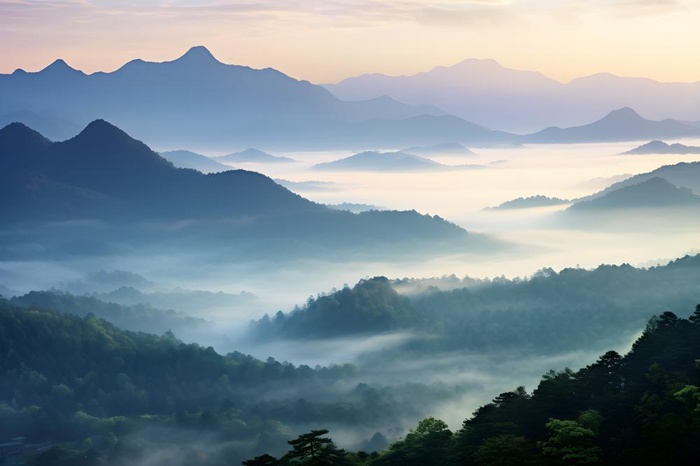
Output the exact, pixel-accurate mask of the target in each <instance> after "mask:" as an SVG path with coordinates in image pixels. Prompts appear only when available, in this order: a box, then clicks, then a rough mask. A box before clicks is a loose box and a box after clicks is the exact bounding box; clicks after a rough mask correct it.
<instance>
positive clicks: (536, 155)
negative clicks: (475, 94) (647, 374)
mask: <svg viewBox="0 0 700 466" xmlns="http://www.w3.org/2000/svg"><path fill="white" fill-rule="evenodd" d="M634 145H635V144H627V143H625V144H579V145H532V146H522V147H503V148H487V147H479V148H474V149H473V150H474V152H476V154H477V155H476V156H470V157H469V158H468V163H478V164H481V165H484V166H485V167H486V168H484V169H481V170H459V171H448V172H443V171H441V172H402V173H386V172H383V173H372V172H355V173H346V172H343V173H340V172H331V171H324V172H316V171H311V170H310V167H311V166H313V165H314V164H317V163H321V162H325V161H331V160H336V159H338V158H341V157H347V156H348V155H351V154H350V153H348V152H305V153H302V152H292V153H279V154H275V155H284V156H289V157H292V158H294V159H296V160H299V161H300V162H299V163H296V164H278V165H270V164H255V163H248V164H245V167H244V168H247V169H253V170H256V171H259V172H261V173H263V174H265V175H267V176H269V177H270V178H274V179H284V180H289V181H290V182H291V184H290V189H291V190H292V191H295V192H297V193H298V194H300V195H302V196H304V197H306V198H308V199H310V200H312V201H315V202H318V203H322V204H329V205H337V204H343V203H351V204H367V205H379V206H384V207H385V208H387V209H396V210H406V209H415V210H417V211H418V212H419V213H422V214H430V215H438V216H440V217H442V218H444V219H446V220H447V221H450V222H453V223H455V224H457V225H459V226H460V227H462V228H465V229H466V230H467V231H469V232H470V233H475V234H483V235H486V236H487V237H489V238H491V239H492V240H494V241H496V242H498V244H499V245H500V246H501V247H500V248H498V249H497V250H490V249H489V250H486V249H485V250H478V249H477V250H473V251H470V252H465V253H460V254H449V253H445V254H439V255H438V254H436V255H434V256H433V257H429V258H425V257H412V255H411V254H410V251H406V252H407V254H405V255H404V256H403V257H402V258H400V259H397V260H393V261H384V260H381V259H380V258H377V259H376V260H371V259H370V260H368V259H367V258H366V257H353V256H352V255H349V256H346V257H344V256H343V255H342V254H341V255H339V256H338V257H335V258H333V259H330V260H328V259H326V260H324V259H322V258H307V259H299V258H292V259H285V260H274V258H266V259H264V260H246V259H245V258H240V259H236V260H227V259H226V258H224V257H213V256H212V255H211V254H209V253H207V254H200V253H198V251H197V250H177V249H167V248H164V249H163V250H162V251H159V252H158V253H156V254H147V253H139V254H124V253H118V254H110V253H103V254H93V255H89V256H80V257H78V256H76V257H73V258H71V257H60V258H56V259H53V260H52V259H44V260H40V259H36V260H22V259H21V258H18V259H17V260H5V261H3V262H0V284H1V285H2V288H1V289H0V293H1V294H2V295H3V296H4V297H11V296H13V295H16V296H21V295H25V294H26V293H29V292H31V291H32V290H49V291H50V292H52V293H57V294H59V295H60V294H67V295H68V296H69V297H70V296H75V297H81V296H82V297H91V298H94V299H97V300H99V301H103V302H106V303H113V304H115V305H116V306H121V307H115V308H113V309H112V308H110V309H111V310H110V311H109V312H115V313H117V314H113V315H120V316H122V318H121V320H119V319H117V320H118V326H120V327H123V328H126V329H129V330H134V331H148V332H151V333H155V334H158V335H162V334H165V333H166V332H169V331H172V333H174V335H175V337H177V338H178V339H180V340H182V341H183V342H185V343H197V344H199V345H201V346H202V347H207V346H212V347H213V349H214V350H216V351H217V352H218V353H220V354H227V353H232V352H235V351H237V352H242V353H244V354H250V355H252V356H253V357H255V358H258V359H260V360H262V361H266V360H267V361H268V363H276V362H279V363H282V364H283V365H284V367H288V366H289V365H294V366H296V367H299V366H308V367H310V368H319V369H320V368H323V367H333V366H334V365H343V364H350V365H352V367H354V368H355V369H354V372H352V374H349V375H346V376H345V377H343V378H342V379H338V380H336V381H335V382H334V383H333V384H332V385H330V386H317V385H315V384H314V383H311V384H306V383H294V384H288V385H285V384H284V383H281V384H279V385H275V386H272V387H268V389H267V390H266V391H265V392H264V393H258V394H255V395H253V394H250V398H251V400H255V401H254V402H255V403H258V402H259V403H261V406H265V408H264V410H263V411H264V413H265V416H269V417H274V416H279V415H280V414H279V413H286V412H287V411H285V410H288V409H289V408H286V406H287V404H294V403H296V404H299V403H301V401H300V400H311V402H312V404H318V405H319V406H324V407H325V409H329V413H330V414H321V415H317V416H316V417H314V416H309V418H308V419H303V418H301V417H300V416H299V414H298V412H297V411H294V413H295V414H289V417H288V418H286V419H282V421H281V424H279V425H278V426H277V427H275V429H277V431H276V434H275V435H276V436H274V435H273V436H271V437H270V438H271V439H273V440H270V442H269V443H265V442H261V441H260V438H256V437H250V438H246V439H245V440H241V441H240V442H239V443H240V444H236V445H234V444H232V443H231V442H229V441H227V440H222V439H220V438H216V437H212V436H210V435H209V434H206V435H204V434H200V433H188V432H189V431H188V430H187V429H188V428H186V427H177V428H172V427H168V428H167V429H166V430H159V429H161V427H155V428H150V427H147V428H145V429H146V430H145V431H141V430H136V431H135V433H133V432H132V434H130V435H133V439H134V442H136V443H137V444H140V443H142V442H143V441H144V438H151V437H152V438H154V439H158V438H161V439H163V438H164V439H166V440H164V441H163V442H164V446H163V448H162V449H160V448H159V447H158V441H157V440H154V441H153V442H151V443H150V444H149V446H148V448H146V450H143V448H142V449H141V450H139V451H140V453H139V454H140V455H141V456H140V458H142V463H140V464H157V463H159V462H161V461H165V460H167V461H168V462H172V461H175V463H174V464H177V459H176V458H175V457H176V456H184V457H187V458H197V457H198V455H200V456H202V457H206V456H207V455H212V454H216V455H224V454H225V455H228V457H233V458H237V457H238V456H240V457H241V458H245V457H247V456H248V457H249V456H250V455H252V454H258V453H261V452H264V451H273V452H281V451H283V450H281V449H282V448H283V447H284V445H285V444H284V443H283V442H282V440H281V439H283V438H285V437H286V438H293V437H294V435H296V434H297V433H299V432H303V431H305V430H310V429H313V428H318V427H324V428H329V429H330V430H331V435H332V436H333V438H334V439H335V440H336V441H337V442H338V444H339V445H340V446H343V447H347V448H351V449H370V447H369V446H368V445H371V444H370V439H372V438H373V435H375V434H376V433H377V432H380V433H381V434H382V436H384V437H385V439H386V440H387V441H393V440H395V439H397V438H400V437H401V436H403V435H405V434H406V432H408V430H409V429H411V428H414V427H415V425H416V423H417V422H418V421H419V420H420V419H422V418H425V417H427V416H435V417H438V418H440V419H443V420H444V421H446V422H447V423H448V425H449V427H450V428H451V429H452V430H457V429H458V428H459V427H460V425H461V423H462V421H463V420H464V419H465V418H466V417H468V416H469V415H470V414H471V413H472V412H473V411H474V410H475V409H477V408H478V407H479V406H481V405H483V404H484V403H488V402H489V401H490V400H491V399H492V398H493V397H494V396H495V394H497V393H501V392H505V391H510V390H513V389H515V388H516V387H518V386H525V388H526V389H527V390H532V389H534V388H535V387H536V386H537V383H538V382H539V380H540V379H541V377H542V375H543V374H544V373H546V372H547V371H549V370H553V369H555V370H561V369H563V368H564V367H570V368H572V369H578V368H580V367H583V366H585V365H586V364H589V363H590V362H591V361H593V360H595V359H596V357H597V356H598V355H600V354H602V353H604V352H605V351H608V350H611V349H613V350H616V351H618V352H619V353H625V352H626V351H628V350H629V348H630V347H631V345H632V342H633V341H634V340H635V339H636V338H637V337H638V336H639V335H640V333H641V332H642V330H643V329H644V325H645V322H646V320H647V319H648V318H649V317H651V314H652V311H651V310H646V309H645V312H644V316H637V317H635V319H636V320H634V319H632V320H631V323H630V322H627V323H625V324H624V325H622V326H621V327H620V328H621V329H622V330H621V331H620V332H617V333H615V335H614V337H613V336H611V335H595V334H591V335H589V336H587V337H586V338H588V339H586V340H585V345H579V346H578V347H573V346H572V347H567V348H562V349H558V348H556V347H555V348H554V349H551V348H550V349H543V348H545V347H546V345H547V341H535V342H533V343H532V345H530V346H528V347H525V346H522V347H519V346H517V345H514V346H511V347H508V346H499V344H492V345H485V346H482V347H476V346H470V345H469V344H466V345H464V346H458V347H453V348H447V347H445V348H443V347H440V344H439V343H432V341H441V338H443V336H442V335H440V334H437V333H431V332H432V330H424V328H425V327H412V328H398V329H393V330H388V331H382V332H367V333H366V334H359V335H342V336H337V337H333V338H308V339H284V338H280V339H271V340H264V339H259V338H256V336H255V334H254V333H251V321H257V320H259V319H261V318H262V317H263V316H264V315H265V314H267V315H268V316H270V318H274V316H275V314H276V313H277V312H278V311H282V312H283V313H285V314H287V315H289V314H290V313H294V312H299V309H302V308H304V306H305V305H307V304H308V303H309V302H311V301H313V300H314V299H318V298H319V297H321V296H324V295H332V294H333V293H334V292H336V291H338V290H341V289H343V288H344V287H348V286H349V287H352V286H354V285H355V284H356V283H357V282H358V281H360V280H363V279H365V280H367V279H370V278H371V277H375V276H384V277H388V278H389V279H391V280H400V279H428V278H430V277H434V279H433V280H432V281H430V280H426V281H425V283H422V284H420V283H418V284H414V285H411V284H410V283H408V282H393V285H392V286H393V287H394V289H395V290H397V291H398V292H399V294H400V295H402V296H409V297H411V298H412V299H413V298H416V297H420V296H422V295H424V294H426V293H427V292H428V291H429V290H431V289H437V290H441V291H444V292H449V291H450V290H453V289H460V288H462V287H463V286H467V285H465V283H468V285H469V286H467V287H468V288H470V290H472V291H473V290H478V289H480V288H482V287H488V286H491V285H490V283H497V282H499V280H506V281H507V280H511V281H513V283H516V282H517V281H519V280H523V281H527V280H528V279H530V278H531V277H533V276H536V275H537V273H538V271H540V270H542V269H544V268H551V269H552V270H553V271H555V272H558V271H561V270H563V269H567V268H573V269H581V270H592V269H595V268H596V267H598V266H599V265H600V264H617V265H619V264H625V263H626V264H631V265H632V266H635V267H650V266H654V265H664V264H666V263H667V262H669V261H671V260H673V259H676V258H679V257H683V256H684V255H686V254H691V255H692V254H696V253H697V252H698V249H697V248H698V243H697V231H698V228H699V227H700V220H698V219H700V217H698V216H696V217H693V216H689V215H687V214H686V213H684V212H680V213H677V215H676V217H674V216H673V215H674V214H673V213H671V214H669V213H668V212H667V211H666V212H665V213H664V216H663V217H660V216H659V215H657V214H655V213H654V212H653V211H649V212H642V211H638V212H636V213H635V212H633V213H630V212H625V213H600V214H594V215H593V221H590V222H586V221H581V220H580V219H578V220H575V221H574V220H571V219H567V217H566V216H565V215H563V214H564V211H565V209H567V208H568V207H569V205H570V204H565V205H560V206H550V207H535V208H526V209H513V210H498V211H496V210H488V209H487V208H488V207H493V206H497V205H499V204H501V203H503V202H505V201H508V200H512V199H516V198H518V197H529V196H535V195H544V196H549V197H557V198H562V199H567V200H570V201H571V202H575V201H576V199H578V198H581V197H584V196H588V195H591V194H593V193H595V192H597V191H599V190H601V189H603V188H605V187H607V186H609V185H610V184H612V183H613V182H615V181H619V180H620V179H624V178H626V177H628V176H630V175H633V174H639V173H645V172H649V171H652V170H654V169H656V168H659V167H660V166H663V165H670V164H674V163H677V162H681V161H685V162H689V161H694V160H700V157H699V156H697V155H684V156H676V155H658V156H651V155H647V156H622V155H618V154H619V153H620V152H623V151H625V150H628V149H629V148H630V147H633V146H634ZM187 149H193V150H196V149H197V148H187ZM431 158H432V159H434V160H435V161H438V162H440V163H445V164H460V163H466V162H465V161H466V160H467V159H465V158H464V157H460V156H455V155H452V154H446V155H439V154H438V155H433V156H431ZM237 168H239V167H237ZM307 182H309V183H310V182H314V183H313V184H307ZM316 182H320V183H327V185H326V186H332V187H333V189H326V190H318V189H315V186H316ZM305 187H308V188H309V189H305ZM660 218H663V221H661V222H660V221H659V219H660ZM450 276H453V277H455V279H456V280H457V282H459V280H462V279H464V277H471V278H472V279H473V280H474V281H473V282H468V281H467V280H465V283H455V279H451V278H450ZM480 281H481V282H480ZM482 282H483V283H482ZM402 283H403V284H402ZM513 286H515V285H513ZM686 291H688V290H686ZM696 291H698V290H696ZM688 294H691V293H690V292H688ZM684 296H685V295H684ZM52 299H53V298H52ZM67 299H69V300H70V299H72V298H67ZM689 299H690V298H689ZM47 302H49V301H47ZM54 302H55V301H54ZM24 304H25V305H29V304H31V300H27V301H25V302H24ZM140 304H143V305H147V306H148V307H147V308H139V307H135V306H138V305H140ZM684 304H685V303H684ZM524 306H525V307H527V305H524ZM493 307H494V309H495V308H498V304H494V305H493ZM144 309H147V314H148V313H150V314H148V315H151V316H152V317H153V318H152V319H151V320H149V321H148V322H147V324H146V323H144V322H145V321H143V320H139V319H132V318H131V317H129V316H134V315H139V316H142V315H143V312H144ZM498 309H499V310H501V311H503V313H505V314H507V313H508V312H515V311H513V309H512V305H511V304H508V305H505V304H503V305H501V307H500V308H498ZM528 309H529V310H531V311H533V317H532V318H533V319H536V318H537V317H536V309H535V307H534V306H533V307H532V308H528ZM59 310H60V309H59ZM661 310H662V309H659V310H657V311H658V312H661ZM168 312H170V313H169V314H168ZM477 317H478V316H477V315H476V314H475V319H476V318H477ZM188 319H195V320H188ZM108 320H109V319H108ZM557 325H558V324H557ZM556 331H557V332H560V333H564V332H567V331H572V332H575V331H576V329H575V328H568V327H566V326H562V327H557V329H556ZM542 338H543V339H544V340H546V339H547V338H548V337H547V336H546V335H544V334H543V335H542ZM563 339H566V336H565V335H564V336H563ZM455 341H458V340H455ZM433 345H434V346H433ZM540 345H541V346H540ZM373 400H379V401H373ZM375 402H376V403H380V404H379V405H373V404H372V403H375ZM324 403H325V404H324ZM302 404H303V403H302ZM337 404H347V405H348V407H346V408H347V410H348V412H352V413H354V412H356V411H357V412H363V411H368V410H369V411H371V410H373V409H374V410H378V411H377V413H376V414H377V416H376V417H371V416H370V417H367V418H358V417H357V416H359V415H355V414H353V415H350V414H348V417H347V418H346V419H345V418H334V415H333V414H332V413H334V412H335V411H333V410H332V409H331V408H330V407H335V406H336V405H337ZM377 406H380V407H377ZM260 409H263V408H260ZM298 409H300V408H298ZM309 409H310V408H309ZM333 409H335V408H333ZM318 410H321V411H322V408H317V411H318ZM317 411H314V412H317ZM322 412H323V411H322ZM343 412H345V411H343ZM251 419H252V418H251ZM358 419H359V420H358ZM248 427H249V428H250V430H254V429H255V428H258V427H259V428H260V429H261V430H262V431H265V432H270V431H274V429H272V428H271V427H270V426H265V427H264V428H263V427H260V426H257V427H256V426H255V425H253V424H250V425H249V426H248ZM170 429H174V430H170ZM247 432H249V431H247ZM180 436H183V437H187V436H191V438H193V439H200V438H201V441H200V440H197V441H196V442H194V443H193V446H192V447H191V448H189V447H188V448H187V449H185V450H183V451H180V450H178V451H172V450H170V449H169V447H168V446H167V445H169V444H170V443H171V442H172V438H175V437H180ZM124 438H125V439H126V440H125V441H126V442H127V443H126V445H128V439H129V438H130V437H129V436H125V437H124ZM384 446H386V445H384ZM139 448H141V447H139ZM144 451H145V453H144ZM212 452H213V453H212ZM173 455H175V456H173ZM187 455H190V456H187ZM246 455H247V456H246Z"/></svg>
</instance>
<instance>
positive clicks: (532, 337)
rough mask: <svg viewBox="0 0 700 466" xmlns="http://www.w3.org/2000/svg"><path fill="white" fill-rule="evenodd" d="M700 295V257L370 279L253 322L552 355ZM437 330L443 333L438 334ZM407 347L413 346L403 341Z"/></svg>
mask: <svg viewBox="0 0 700 466" xmlns="http://www.w3.org/2000/svg"><path fill="white" fill-rule="evenodd" d="M698 295H700V255H696V256H686V257H683V258H681V259H678V260H675V261H672V262H670V263H669V264H667V265H663V266H655V267H650V268H647V269H644V268H635V267H632V266H631V265H629V264H623V265H619V266H618V265H601V266H599V267H597V268H596V269H593V270H585V269H581V268H566V269H563V270H561V271H560V272H556V271H554V270H552V269H549V268H546V269H542V270H540V271H538V272H537V273H535V274H534V275H533V276H532V277H530V278H528V279H506V278H494V279H490V280H477V279H472V278H469V277H466V278H464V279H458V278H456V277H444V278H441V279H425V280H421V279H400V280H388V279H386V278H384V277H375V278H371V279H365V280H362V281H360V282H359V283H357V284H356V285H355V286H354V287H352V288H349V287H345V288H343V289H342V290H339V291H335V292H332V293H329V294H322V295H319V296H317V297H316V298H310V299H309V300H308V302H307V303H306V304H305V305H304V306H302V307H298V308H296V309H295V310H293V311H292V312H289V313H287V314H285V313H282V312H278V313H277V314H276V315H274V316H273V317H270V316H265V317H263V318H262V319H260V320H258V321H256V322H252V323H251V327H250V333H251V335H252V337H253V338H255V339H259V340H270V339H302V338H332V337H337V336H340V335H353V334H362V333H365V334H371V333H381V332H388V331H395V330H400V329H403V330H413V331H415V332H416V333H417V334H420V335H422V336H430V338H418V339H417V340H416V339H414V340H412V341H411V342H410V343H407V344H408V345H414V347H415V349H419V350H420V351H421V352H425V351H444V350H453V349H460V348H461V349H465V348H468V349H485V348H519V349H521V350H528V351H534V352H540V353H554V352H559V351H562V350H572V349H579V348H586V347H588V346H589V345H590V344H591V342H594V341H606V342H610V343H611V344H612V343H613V342H615V341H619V339H620V335H632V334H634V333H635V332H639V331H641V329H642V328H643V327H644V323H645V322H646V320H647V319H648V317H649V315H650V314H660V313H662V312H664V311H667V310H672V311H675V312H682V310H683V309H687V308H689V307H692V306H693V305H694V303H695V301H696V300H697V296H698ZM436 336H437V337H436ZM403 349H410V347H409V348H403Z"/></svg>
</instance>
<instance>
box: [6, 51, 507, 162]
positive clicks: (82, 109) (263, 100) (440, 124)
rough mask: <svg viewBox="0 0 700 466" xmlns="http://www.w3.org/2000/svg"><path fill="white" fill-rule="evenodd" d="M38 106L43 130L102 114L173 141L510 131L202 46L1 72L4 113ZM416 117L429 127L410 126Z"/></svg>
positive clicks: (314, 140) (395, 140)
mask: <svg viewBox="0 0 700 466" xmlns="http://www.w3.org/2000/svg"><path fill="white" fill-rule="evenodd" d="M26 112H29V113H26ZM32 114H36V115H45V116H46V118H48V119H50V121H45V122H44V121H40V122H38V123H40V124H41V126H38V128H39V129H41V130H42V131H43V130H47V131H48V130H50V131H51V132H52V138H55V139H64V138H67V137H70V135H71V134H74V133H68V132H67V131H68V130H69V129H70V127H71V126H77V127H83V126H85V125H86V124H87V123H88V122H90V121H93V120H95V119H100V118H101V119H105V120H108V121H111V122H113V123H115V124H117V125H118V126H119V127H121V128H124V129H125V130H126V131H127V132H129V133H130V134H134V135H136V136H137V137H138V138H139V139H143V140H148V141H149V143H151V144H158V145H164V146H169V147H172V146H202V147H212V148H219V149H221V148H225V147H231V146H239V147H240V146H242V147H246V146H249V147H250V146H252V147H263V148H265V149H266V150H269V149H287V150H288V149H291V148H297V149H299V148H301V149H320V148H358V147H366V146H367V145H377V146H393V147H400V146H403V145H408V144H416V143H419V144H434V143H439V142H443V141H445V140H456V141H458V142H470V141H472V140H475V141H500V140H502V139H504V138H505V139H508V138H509V137H511V136H512V135H505V134H502V133H499V132H492V131H490V130H488V129H487V128H483V127H481V126H478V125H474V124H471V123H468V122H467V121H464V120H461V119H458V118H454V117H453V118H451V119H445V118H440V116H444V115H442V112H440V111H437V110H435V109H431V108H429V107H425V106H411V105H406V104H402V103H400V102H397V101H395V100H393V99H390V98H388V97H379V98H376V99H370V100H366V101H359V102H344V101H341V100H339V99H338V98H336V97H335V96H333V95H332V94H331V93H330V92H329V91H328V90H326V89H324V88H323V87H321V86H317V85H314V84H311V83H309V82H307V81H299V80H296V79H293V78H291V77H289V76H287V75H285V74H283V73H280V72H279V71H276V70H274V69H271V68H266V69H262V70H257V69H252V68H249V67H245V66H237V65H226V64H224V63H221V62H219V61H218V60H217V59H216V58H215V57H214V56H213V55H212V54H211V53H210V52H209V51H208V50H207V49H206V48H204V47H201V46H198V47H193V48H191V49H190V50H189V51H188V52H187V53H185V54H184V55H183V56H182V57H180V58H178V59H176V60H173V61H169V62H162V63H152V62H146V61H143V60H138V59H137V60H132V61H130V62H128V63H126V64H125V65H124V66H122V67H121V68H119V69H118V70H116V71H114V72H111V73H103V72H98V73H93V74H89V75H88V74H85V73H83V72H81V71H78V70H75V69H73V68H71V67H70V66H68V65H67V64H66V63H65V62H64V61H62V60H57V61H56V62H54V63H53V64H51V65H50V66H48V67H47V68H45V69H43V70H41V71H38V72H32V73H27V72H25V71H22V70H17V71H15V72H14V73H12V74H8V75H0V115H17V117H18V118H19V121H24V122H25V123H28V122H29V120H27V119H26V117H23V115H32ZM414 117H420V118H421V120H420V121H421V122H423V123H422V124H427V126H428V127H429V129H428V130H427V131H423V132H421V133H414V129H415V123H414V121H413V120H412V118H414ZM61 122H68V123H69V124H62V123H61ZM368 127H369V128H370V132H367V129H368ZM62 128H63V130H62ZM455 130H457V131H455Z"/></svg>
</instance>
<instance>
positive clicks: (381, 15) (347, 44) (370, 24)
mask: <svg viewBox="0 0 700 466" xmlns="http://www.w3.org/2000/svg"><path fill="white" fill-rule="evenodd" d="M698 24H700V2H697V0H579V1H575V2H561V1H558V0H467V1H460V0H451V1H450V0H443V1H441V2H428V1H424V0H382V1H379V0H358V1H353V2H348V1H346V0H261V1H256V0H248V1H235V2H232V1H215V0H212V1H206V0H205V1H192V0H169V1H166V0H158V1H156V0H146V1H131V0H124V1H122V0H119V1H118V0H65V1H52V0H0V73H11V72H12V71H14V70H15V69H17V68H22V69H24V70H26V71H38V70H40V69H42V68H44V67H46V66H47V65H49V64H50V63H51V62H52V61H53V60H55V59H56V58H63V59H65V60H66V62H68V63H69V64H70V65H71V66H73V67H74V68H77V69H81V70H83V71H85V72H87V73H90V72H94V71H113V70H115V69H117V68H119V67H120V66H121V65H123V64H124V63H126V62H127V61H129V60H131V59H134V58H142V59H144V60H148V61H169V60H173V59H176V58H177V57H179V56H180V55H182V54H183V53H184V52H185V51H186V50H187V49H188V48H190V47H191V46H194V45H204V46H206V47H208V48H209V49H210V50H211V51H212V53H213V54H214V55H215V56H216V57H217V58H218V59H219V60H221V61H223V62H225V63H231V64H240V65H247V66H251V67H253V68H266V67H272V68H276V69H278V70H280V71H282V72H284V73H286V74H289V75H290V76H293V77H295V78H298V79H306V80H309V81H311V82H314V83H331V82H337V81H340V80H342V79H343V78H346V77H350V76H355V75H359V74H364V73H373V72H378V73H384V74H392V75H398V74H415V73H418V72H421V71H427V70H429V69H431V68H433V67H435V66H438V65H452V64H455V63H458V62H460V61H462V60H463V59H466V58H493V59H495V60H497V61H498V62H500V63H501V64H502V65H504V66H506V67H509V68H515V69H520V70H533V71H540V72H542V73H543V74H545V75H546V76H549V77H551V78H553V79H556V80H559V81H562V82H567V81H570V80H571V79H574V78H576V77H580V76H586V75H590V74H594V73H598V72H610V73H613V74H616V75H619V76H643V77H649V78H652V79H656V80H659V81H684V82H690V81H700V60H697V59H696V57H695V55H696V51H697V50H699V49H700V28H698V27H697V25H698Z"/></svg>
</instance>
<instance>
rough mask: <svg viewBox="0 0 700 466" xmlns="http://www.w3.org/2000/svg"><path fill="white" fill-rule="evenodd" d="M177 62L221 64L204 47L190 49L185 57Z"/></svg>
mask: <svg viewBox="0 0 700 466" xmlns="http://www.w3.org/2000/svg"><path fill="white" fill-rule="evenodd" d="M176 61H186V62H195V63H221V62H220V61H219V60H217V59H216V57H214V55H212V53H211V52H210V51H209V49H207V48H206V47H204V46H203V45H196V46H194V47H192V48H190V49H189V50H188V51H187V52H186V53H185V54H184V55H183V56H181V57H180V58H178V59H177V60H176Z"/></svg>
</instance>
